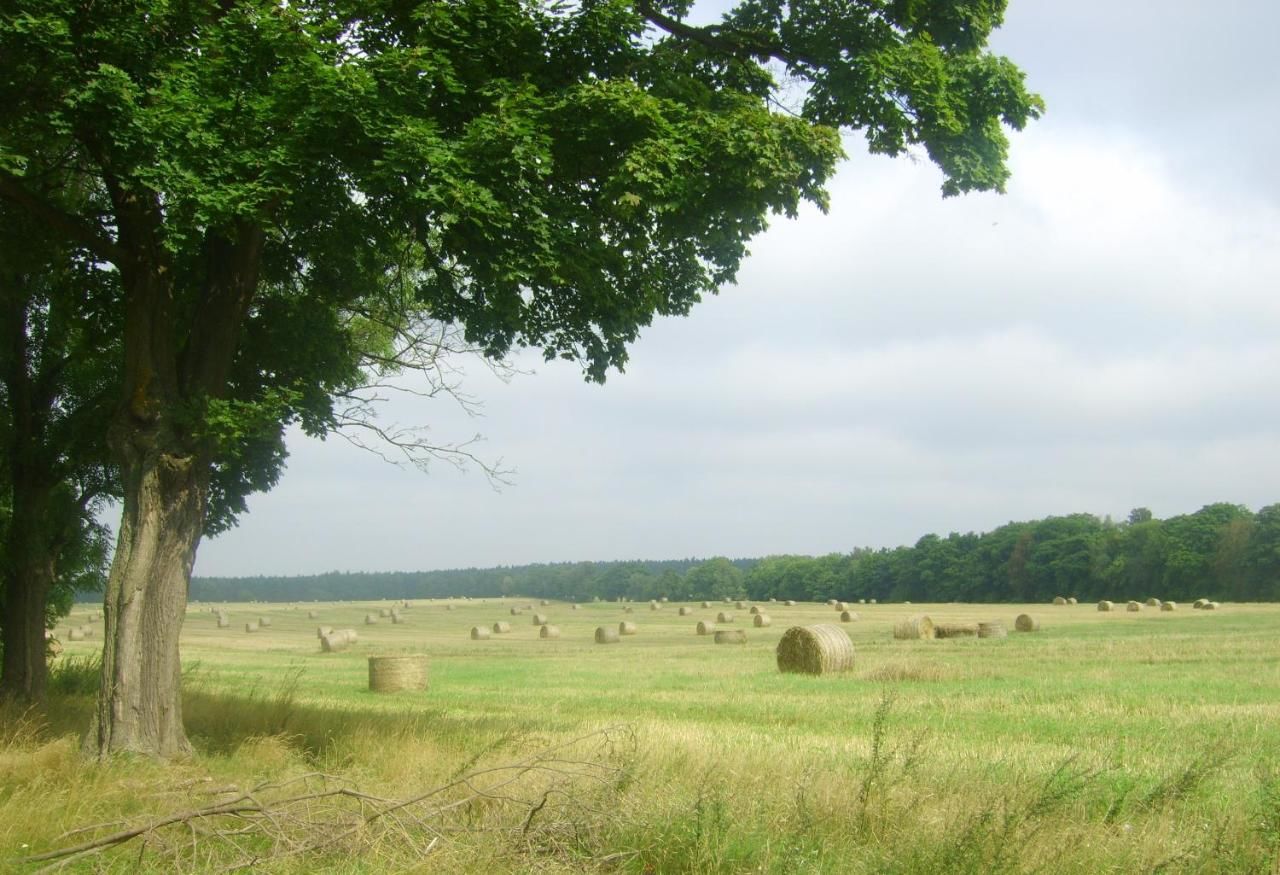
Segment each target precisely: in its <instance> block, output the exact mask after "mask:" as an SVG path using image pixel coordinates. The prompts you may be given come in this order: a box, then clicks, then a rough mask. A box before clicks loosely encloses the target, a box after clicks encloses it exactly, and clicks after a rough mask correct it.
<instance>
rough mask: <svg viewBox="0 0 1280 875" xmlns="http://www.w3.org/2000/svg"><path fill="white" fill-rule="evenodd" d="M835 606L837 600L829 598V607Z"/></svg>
mask: <svg viewBox="0 0 1280 875" xmlns="http://www.w3.org/2000/svg"><path fill="white" fill-rule="evenodd" d="M835 606H836V600H835V599H827V607H829V608H834V607H835Z"/></svg>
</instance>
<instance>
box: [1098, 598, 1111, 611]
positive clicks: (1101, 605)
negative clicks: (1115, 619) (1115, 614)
mask: <svg viewBox="0 0 1280 875" xmlns="http://www.w3.org/2000/svg"><path fill="white" fill-rule="evenodd" d="M1113 607H1115V606H1114V605H1113V604H1111V602H1109V601H1107V600H1106V599H1103V600H1102V601H1100V602H1098V610H1099V611H1102V612H1103V613H1106V612H1107V611H1109V610H1111V609H1112V608H1113Z"/></svg>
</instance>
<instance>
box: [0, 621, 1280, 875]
mask: <svg viewBox="0 0 1280 875" xmlns="http://www.w3.org/2000/svg"><path fill="white" fill-rule="evenodd" d="M524 605H530V606H531V608H530V609H529V610H525V611H523V612H522V613H520V614H519V615H514V616H513V615H512V614H511V613H510V609H511V608H512V607H520V606H524ZM392 606H393V603H390V602H368V603H318V604H315V603H312V604H307V603H304V604H299V605H297V606H291V605H264V604H253V605H249V604H232V605H219V606H217V607H222V608H225V609H226V611H227V613H228V616H229V618H230V621H231V624H230V626H229V627H228V628H221V629H220V628H217V622H216V618H215V615H214V614H213V613H212V611H211V608H212V607H214V606H211V605H207V604H205V605H201V604H193V605H192V606H191V607H190V608H189V610H188V614H187V619H186V623H185V626H184V631H183V660H184V666H185V690H186V694H185V704H184V708H185V711H186V719H187V726H188V732H189V735H190V737H191V739H192V742H193V744H194V746H195V748H196V755H195V756H194V757H193V758H192V759H190V760H189V761H186V762H183V763H180V764H177V765H159V764H154V763H150V762H146V761H130V762H124V761H120V762H113V763H109V764H104V765H98V764H92V763H88V762H86V761H84V760H82V759H81V758H80V757H79V755H78V752H77V745H78V738H77V733H78V732H80V731H82V730H83V728H84V726H85V725H86V723H87V719H88V712H89V706H90V703H91V696H92V693H91V690H89V689H88V683H87V680H88V679H89V678H91V677H92V673H91V672H90V671H87V670H85V666H86V664H87V662H88V661H89V660H90V659H92V657H93V655H94V653H95V652H97V651H98V650H99V649H100V648H101V637H100V635H101V633H100V631H99V632H97V633H96V634H95V635H94V636H93V637H91V638H89V639H88V640H85V641H75V642H70V641H67V640H66V638H67V636H66V634H65V632H64V634H61V635H60V637H61V638H62V639H63V641H64V643H65V645H66V652H65V653H64V654H63V656H62V657H60V658H59V660H58V665H59V666H60V667H59V668H58V669H57V672H56V677H55V683H54V692H53V695H52V697H51V701H50V704H49V706H48V708H47V710H46V711H44V712H40V713H35V712H32V713H27V714H20V713H18V712H16V711H10V712H7V713H5V714H4V715H2V716H3V718H4V724H3V726H4V730H3V732H0V850H2V853H3V859H2V860H0V865H4V866H9V867H12V868H13V869H14V870H15V871H33V870H36V869H38V868H39V867H40V866H41V865H48V864H50V863H56V862H57V860H55V859H51V860H46V861H40V862H29V863H23V862H18V861H19V859H20V858H22V857H24V856H28V857H29V856H33V855H38V854H42V853H45V852H48V851H51V850H54V849H58V848H66V847H71V846H74V845H77V844H82V843H83V844H92V843H93V842H95V841H101V840H103V839H104V838H107V837H110V835H111V834H112V833H113V832H119V831H124V830H128V829H130V828H137V827H144V826H149V825H154V824H156V823H158V822H159V820H161V819H163V818H165V817H170V818H176V819H175V820H174V823H173V824H172V825H167V826H163V827H159V828H157V829H155V830H152V831H150V832H146V833H143V834H142V835H140V836H138V837H136V838H130V839H128V840H126V841H121V842H120V843H118V844H112V845H109V846H105V847H103V848H89V849H88V850H87V851H86V852H85V853H84V855H83V856H78V857H75V858H73V859H71V861H70V863H69V864H68V865H67V867H66V868H67V869H69V870H71V871H119V872H125V871H130V872H131V871H174V870H184V871H221V870H226V869H234V868H235V867H245V868H244V870H245V871H248V870H250V869H251V870H253V871H268V872H316V871H325V872H384V871H395V872H413V871H424V872H426V871H438V872H531V871H537V872H575V871H590V872H595V871H600V872H611V871H622V872H689V873H702V872H776V873H793V872H826V873H879V872H975V873H976V872H1052V873H1057V872H1078V873H1096V872H1125V873H1129V872H1156V871H1161V872H1242V873H1243V872H1249V873H1254V872H1263V873H1266V872H1271V873H1280V643H1277V642H1278V637H1280V636H1278V635H1277V633H1278V632H1280V605H1237V604H1227V605H1223V606H1222V607H1221V609H1220V610H1218V611H1214V612H1202V611H1194V610H1191V607H1190V605H1180V606H1179V609H1178V610H1177V611H1173V612H1162V611H1159V610H1158V609H1155V608H1144V609H1143V610H1141V611H1138V612H1127V611H1124V610H1123V603H1120V604H1119V605H1118V611H1117V612H1113V613H1109V614H1107V613H1099V612H1098V611H1097V610H1096V609H1095V606H1094V605H1092V604H1089V605H1075V606H1062V607H1055V606H1050V605H1034V606H1030V605H1001V606H993V605H850V609H851V610H853V611H856V612H857V614H858V619H857V620H855V621H853V622H849V623H843V624H840V625H842V626H843V628H844V629H845V630H846V631H847V632H848V634H849V635H850V637H851V638H852V640H853V643H854V646H855V649H856V663H855V667H854V670H853V671H852V672H850V673H848V674H844V675H838V676H827V677H809V676H800V675H791V674H781V673H779V672H778V670H777V666H776V663H775V659H774V650H775V647H776V646H777V643H778V640H779V638H780V637H781V636H782V633H783V632H784V631H785V630H786V629H787V628H788V627H790V626H793V625H803V624H809V623H818V622H824V623H832V622H834V623H839V615H838V614H837V613H836V612H835V611H833V610H832V609H831V608H830V607H828V606H826V605H816V604H799V605H796V606H784V605H781V604H768V603H762V604H760V608H761V609H762V610H764V611H765V612H767V613H768V614H769V615H770V616H771V618H772V625H770V626H769V627H767V628H756V627H754V626H752V616H751V615H750V614H749V613H748V612H747V610H745V609H737V608H735V607H734V606H732V605H725V604H722V603H715V604H713V605H712V606H711V607H710V608H702V607H701V605H700V603H692V608H693V611H692V613H691V614H690V615H688V616H679V615H678V612H677V609H678V608H679V607H680V605H677V604H675V603H671V604H665V605H663V606H662V607H661V609H660V610H650V607H649V605H648V604H645V603H636V604H632V605H630V606H629V607H631V608H632V612H631V613H624V607H625V606H623V605H620V604H615V603H593V604H584V605H582V606H580V609H578V610H573V609H572V608H571V606H570V605H568V604H564V603H553V604H550V605H547V606H540V605H539V604H538V603H537V602H536V601H533V602H531V601H529V600H527V599H515V598H512V599H501V600H500V599H490V600H483V601H480V600H475V601H465V600H449V601H443V600H441V601H427V600H418V601H414V602H412V603H411V607H409V608H404V609H402V616H403V619H404V622H403V623H401V624H396V625H393V624H392V623H391V621H390V619H388V618H380V619H379V622H377V623H376V624H373V625H366V624H365V622H364V619H365V616H366V614H368V613H374V614H377V613H378V612H379V611H380V610H382V609H387V608H390V607H392ZM90 611H91V609H90V608H87V607H80V608H78V609H77V611H76V612H75V613H74V614H73V616H72V617H71V618H70V621H69V623H70V624H71V625H77V626H78V625H80V624H83V623H85V622H87V621H88V617H89V614H90ZM310 611H314V612H315V613H316V614H317V617H316V618H315V619H311V618H309V617H308V612H310ZM720 611H729V612H730V613H732V614H734V620H733V622H732V623H731V624H729V625H730V627H734V628H743V629H745V630H746V636H747V641H746V643H745V644H738V645H732V644H721V645H717V644H714V643H713V642H712V640H711V638H710V637H700V636H697V635H695V633H694V626H695V624H696V623H697V622H698V621H699V620H707V621H713V620H714V619H715V617H716V614H717V613H719V612H720ZM534 612H541V613H545V614H546V615H547V616H548V619H549V620H550V622H551V623H553V624H555V625H556V626H558V627H559V628H560V630H561V637H560V638H557V639H543V638H540V637H539V634H538V627H537V626H535V625H534V624H533V621H532V619H531V616H532V614H533V613H534ZM1023 612H1027V613H1031V614H1032V615H1034V616H1036V617H1037V618H1039V619H1040V621H1041V623H1042V628H1041V630H1040V631H1038V632H1035V633H1029V634H1020V633H1017V632H1015V631H1014V629H1013V627H1014V617H1015V616H1017V615H1018V614H1020V613H1023ZM920 613H924V614H927V615H928V616H930V617H931V618H932V619H933V620H934V621H935V622H971V621H979V620H989V619H1001V620H1003V621H1004V623H1005V625H1006V626H1007V627H1008V629H1009V636H1008V637H1007V638H1003V639H978V638H959V639H948V640H933V641H926V640H918V641H900V640H894V639H893V636H892V631H891V630H892V627H893V625H894V623H896V622H897V621H899V620H902V619H904V618H906V617H908V616H911V615H914V614H920ZM260 617H267V618H269V619H270V620H271V625H270V627H269V628H265V629H262V630H260V631H259V632H256V633H247V632H245V630H244V624H245V623H246V622H248V621H252V620H256V619H258V618H260ZM622 620H630V621H633V622H635V623H636V624H637V627H638V631H637V634H636V635H634V636H626V637H624V638H623V639H622V641H621V642H620V643H618V644H610V645H598V644H595V643H594V641H593V631H594V630H595V628H596V627H597V626H602V625H603V626H613V627H616V625H617V624H618V623H619V622H620V621H622ZM496 621H505V622H509V623H510V624H511V627H512V631H511V632H510V633H506V634H497V635H493V636H492V638H490V639H489V640H483V641H473V640H471V639H470V637H469V634H468V633H469V630H470V629H471V627H473V626H484V627H490V626H491V625H492V624H493V623H494V622H496ZM67 625H68V624H67V623H64V624H63V626H62V630H65V629H66V628H67ZM319 625H326V626H334V627H338V628H343V627H351V628H354V629H356V630H357V632H358V636H359V638H358V641H357V642H356V643H355V644H354V645H352V646H351V648H350V649H348V650H347V651H344V652H340V653H321V652H320V646H319V641H318V639H317V637H316V628H317V626H319ZM392 653H420V654H426V655H427V656H428V658H429V661H430V686H429V689H428V690H427V691H426V692H402V693H396V694H377V693H372V692H369V690H368V673H367V672H368V670H367V657H369V656H371V655H379V654H392ZM419 797H421V798H419ZM242 798H247V799H249V800H251V802H249V803H245V802H238V803H237V804H238V805H239V808H240V809H241V810H237V811H236V812H234V813H232V814H226V813H224V812H215V811H213V809H215V808H216V807H217V806H219V805H223V804H225V803H228V802H229V801H231V800H239V799H242ZM411 800H412V801H411ZM403 803H410V804H403ZM255 806H256V807H255ZM232 807H235V806H232ZM206 814H207V815H208V816H205V815H206ZM194 815H200V816H194ZM86 826H93V827H95V829H92V830H88V831H83V832H76V833H74V834H71V835H64V834H67V833H70V832H71V831H73V830H78V829H82V828H83V827H86ZM64 859H65V858H64Z"/></svg>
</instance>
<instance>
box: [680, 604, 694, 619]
mask: <svg viewBox="0 0 1280 875" xmlns="http://www.w3.org/2000/svg"><path fill="white" fill-rule="evenodd" d="M679 613H680V616H682V617H687V616H689V615H690V614H692V613H693V608H691V607H689V606H688V605H681V606H680V612H679Z"/></svg>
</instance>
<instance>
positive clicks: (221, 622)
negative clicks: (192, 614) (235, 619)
mask: <svg viewBox="0 0 1280 875" xmlns="http://www.w3.org/2000/svg"><path fill="white" fill-rule="evenodd" d="M230 625H231V618H230V617H225V616H219V617H218V628H219V629H225V628H227V627H228V626H230Z"/></svg>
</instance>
